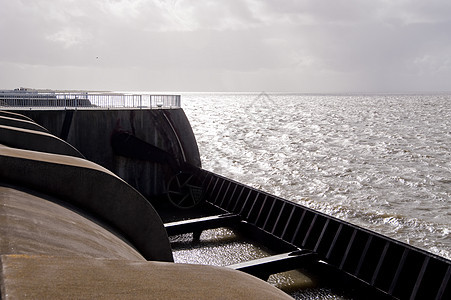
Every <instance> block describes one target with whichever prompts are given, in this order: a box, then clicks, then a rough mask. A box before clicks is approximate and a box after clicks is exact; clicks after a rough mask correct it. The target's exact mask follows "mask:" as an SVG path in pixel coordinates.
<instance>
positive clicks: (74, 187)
mask: <svg viewBox="0 0 451 300" xmlns="http://www.w3.org/2000/svg"><path fill="white" fill-rule="evenodd" d="M0 166H1V168H0V181H4V182H9V183H13V184H16V185H20V186H25V187H29V188H32V189H35V190H37V191H41V192H43V193H46V194H49V195H52V196H55V197H57V198H60V199H62V200H64V201H66V202H68V203H70V204H71V205H74V206H75V207H77V208H79V209H80V210H82V211H85V212H87V213H88V214H90V215H91V216H93V217H94V218H96V219H98V220H100V221H102V222H105V223H106V224H109V225H111V226H112V227H113V228H114V229H116V230H118V231H119V232H121V233H122V234H123V235H124V236H125V237H126V238H127V239H128V240H130V242H131V243H132V244H133V245H134V246H135V247H136V248H137V249H138V250H139V251H140V253H141V254H142V255H143V256H144V257H145V258H146V259H149V260H162V261H173V258H172V251H171V247H170V245H169V240H168V237H167V234H166V231H165V229H164V226H163V223H162V221H161V219H160V217H159V215H158V214H157V213H156V211H155V210H154V209H153V207H152V205H150V203H149V202H148V201H147V200H146V199H145V198H144V197H142V195H140V194H139V193H138V192H137V191H136V190H135V189H133V188H132V187H130V186H129V185H128V184H127V183H126V182H124V181H123V180H122V179H120V178H119V177H117V176H116V175H114V174H113V173H111V172H110V171H108V170H106V169H105V168H103V167H100V166H99V165H97V164H94V163H92V162H90V161H87V160H84V159H80V158H76V157H71V156H63V155H57V154H48V153H42V152H35V151H28V150H21V149H14V148H9V147H5V146H0Z"/></svg>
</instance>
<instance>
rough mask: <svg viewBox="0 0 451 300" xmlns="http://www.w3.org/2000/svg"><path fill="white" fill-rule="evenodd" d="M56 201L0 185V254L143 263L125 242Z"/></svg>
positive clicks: (38, 194) (138, 255)
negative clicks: (106, 259)
mask: <svg viewBox="0 0 451 300" xmlns="http://www.w3.org/2000/svg"><path fill="white" fill-rule="evenodd" d="M57 203H58V200H57V199H54V198H52V197H49V196H47V195H45V194H40V193H36V192H33V191H30V190H18V188H17V187H14V186H1V185H0V254H29V255H56V256H68V257H73V258H75V257H85V258H86V257H87V258H99V257H103V258H112V259H127V260H144V257H142V256H141V255H140V254H139V253H138V251H136V250H135V249H134V248H133V247H131V246H130V245H128V244H127V243H126V242H125V241H123V240H122V239H120V238H119V237H117V236H116V235H114V234H113V233H112V232H110V231H108V230H107V229H105V228H103V227H102V226H100V225H99V224H97V223H95V222H93V221H92V220H90V219H88V218H86V217H84V216H82V215H81V214H80V213H77V212H76V211H73V210H70V209H68V208H66V207H63V206H62V205H59V204H57Z"/></svg>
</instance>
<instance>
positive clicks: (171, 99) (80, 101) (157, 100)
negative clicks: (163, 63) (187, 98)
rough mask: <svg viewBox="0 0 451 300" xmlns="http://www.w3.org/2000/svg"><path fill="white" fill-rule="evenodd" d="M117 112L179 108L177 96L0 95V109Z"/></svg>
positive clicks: (27, 93) (30, 93) (179, 103)
mask: <svg viewBox="0 0 451 300" xmlns="http://www.w3.org/2000/svg"><path fill="white" fill-rule="evenodd" d="M1 107H5V108H8V109H10V108H29V109H49V108H52V109H121V108H138V109H149V108H180V107H181V97H180V95H150V94H122V93H88V92H83V93H60V92H46V93H43V92H0V108H1Z"/></svg>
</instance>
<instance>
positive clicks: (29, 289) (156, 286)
mask: <svg viewBox="0 0 451 300" xmlns="http://www.w3.org/2000/svg"><path fill="white" fill-rule="evenodd" d="M0 258H1V274H0V275H1V276H2V277H3V288H2V299H23V298H27V299H62V298H64V299H268V300H270V299H271V300H273V299H274V300H276V299H292V298H291V297H289V296H288V295H287V294H285V293H284V292H282V291H280V290H278V289H277V288H275V287H273V286H271V285H269V284H268V283H266V282H264V281H262V280H260V279H257V278H256V277H253V276H250V275H248V274H245V273H242V272H239V271H235V270H231V269H227V268H221V267H213V266H203V265H188V264H173V263H163V262H143V261H123V260H108V259H73V258H65V257H43V256H28V255H4V256H1V257H0Z"/></svg>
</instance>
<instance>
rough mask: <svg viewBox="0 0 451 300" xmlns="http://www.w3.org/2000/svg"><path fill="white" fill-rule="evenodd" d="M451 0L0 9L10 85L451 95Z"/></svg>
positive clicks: (2, 3)
mask: <svg viewBox="0 0 451 300" xmlns="http://www.w3.org/2000/svg"><path fill="white" fill-rule="evenodd" d="M450 33H451V2H450V1H446V0H431V1H421V0H402V1H401V0H397V1H396V0H393V1H387V0H374V1H359V0H335V1H327V0H316V1H311V0H286V1H276V0H264V1H256V0H241V1H239V0H227V1H218V0H209V1H194V0H180V1H164V0H159V1H158V0H155V1H148V0H76V1H75V0H34V1H25V0H22V1H21V0H0V41H1V47H0V88H1V89H13V88H17V87H22V86H24V87H31V88H49V89H84V90H123V91H125V90H127V91H178V92H183V91H192V92H209V91H221V92H239V91H256V92H257V91H267V92H301V93H302V92H304V93H334V92H339V93H343V92H371V93H374V92H381V93H382V92H442V91H451V88H450V84H449V83H450V82H451V34H450Z"/></svg>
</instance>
